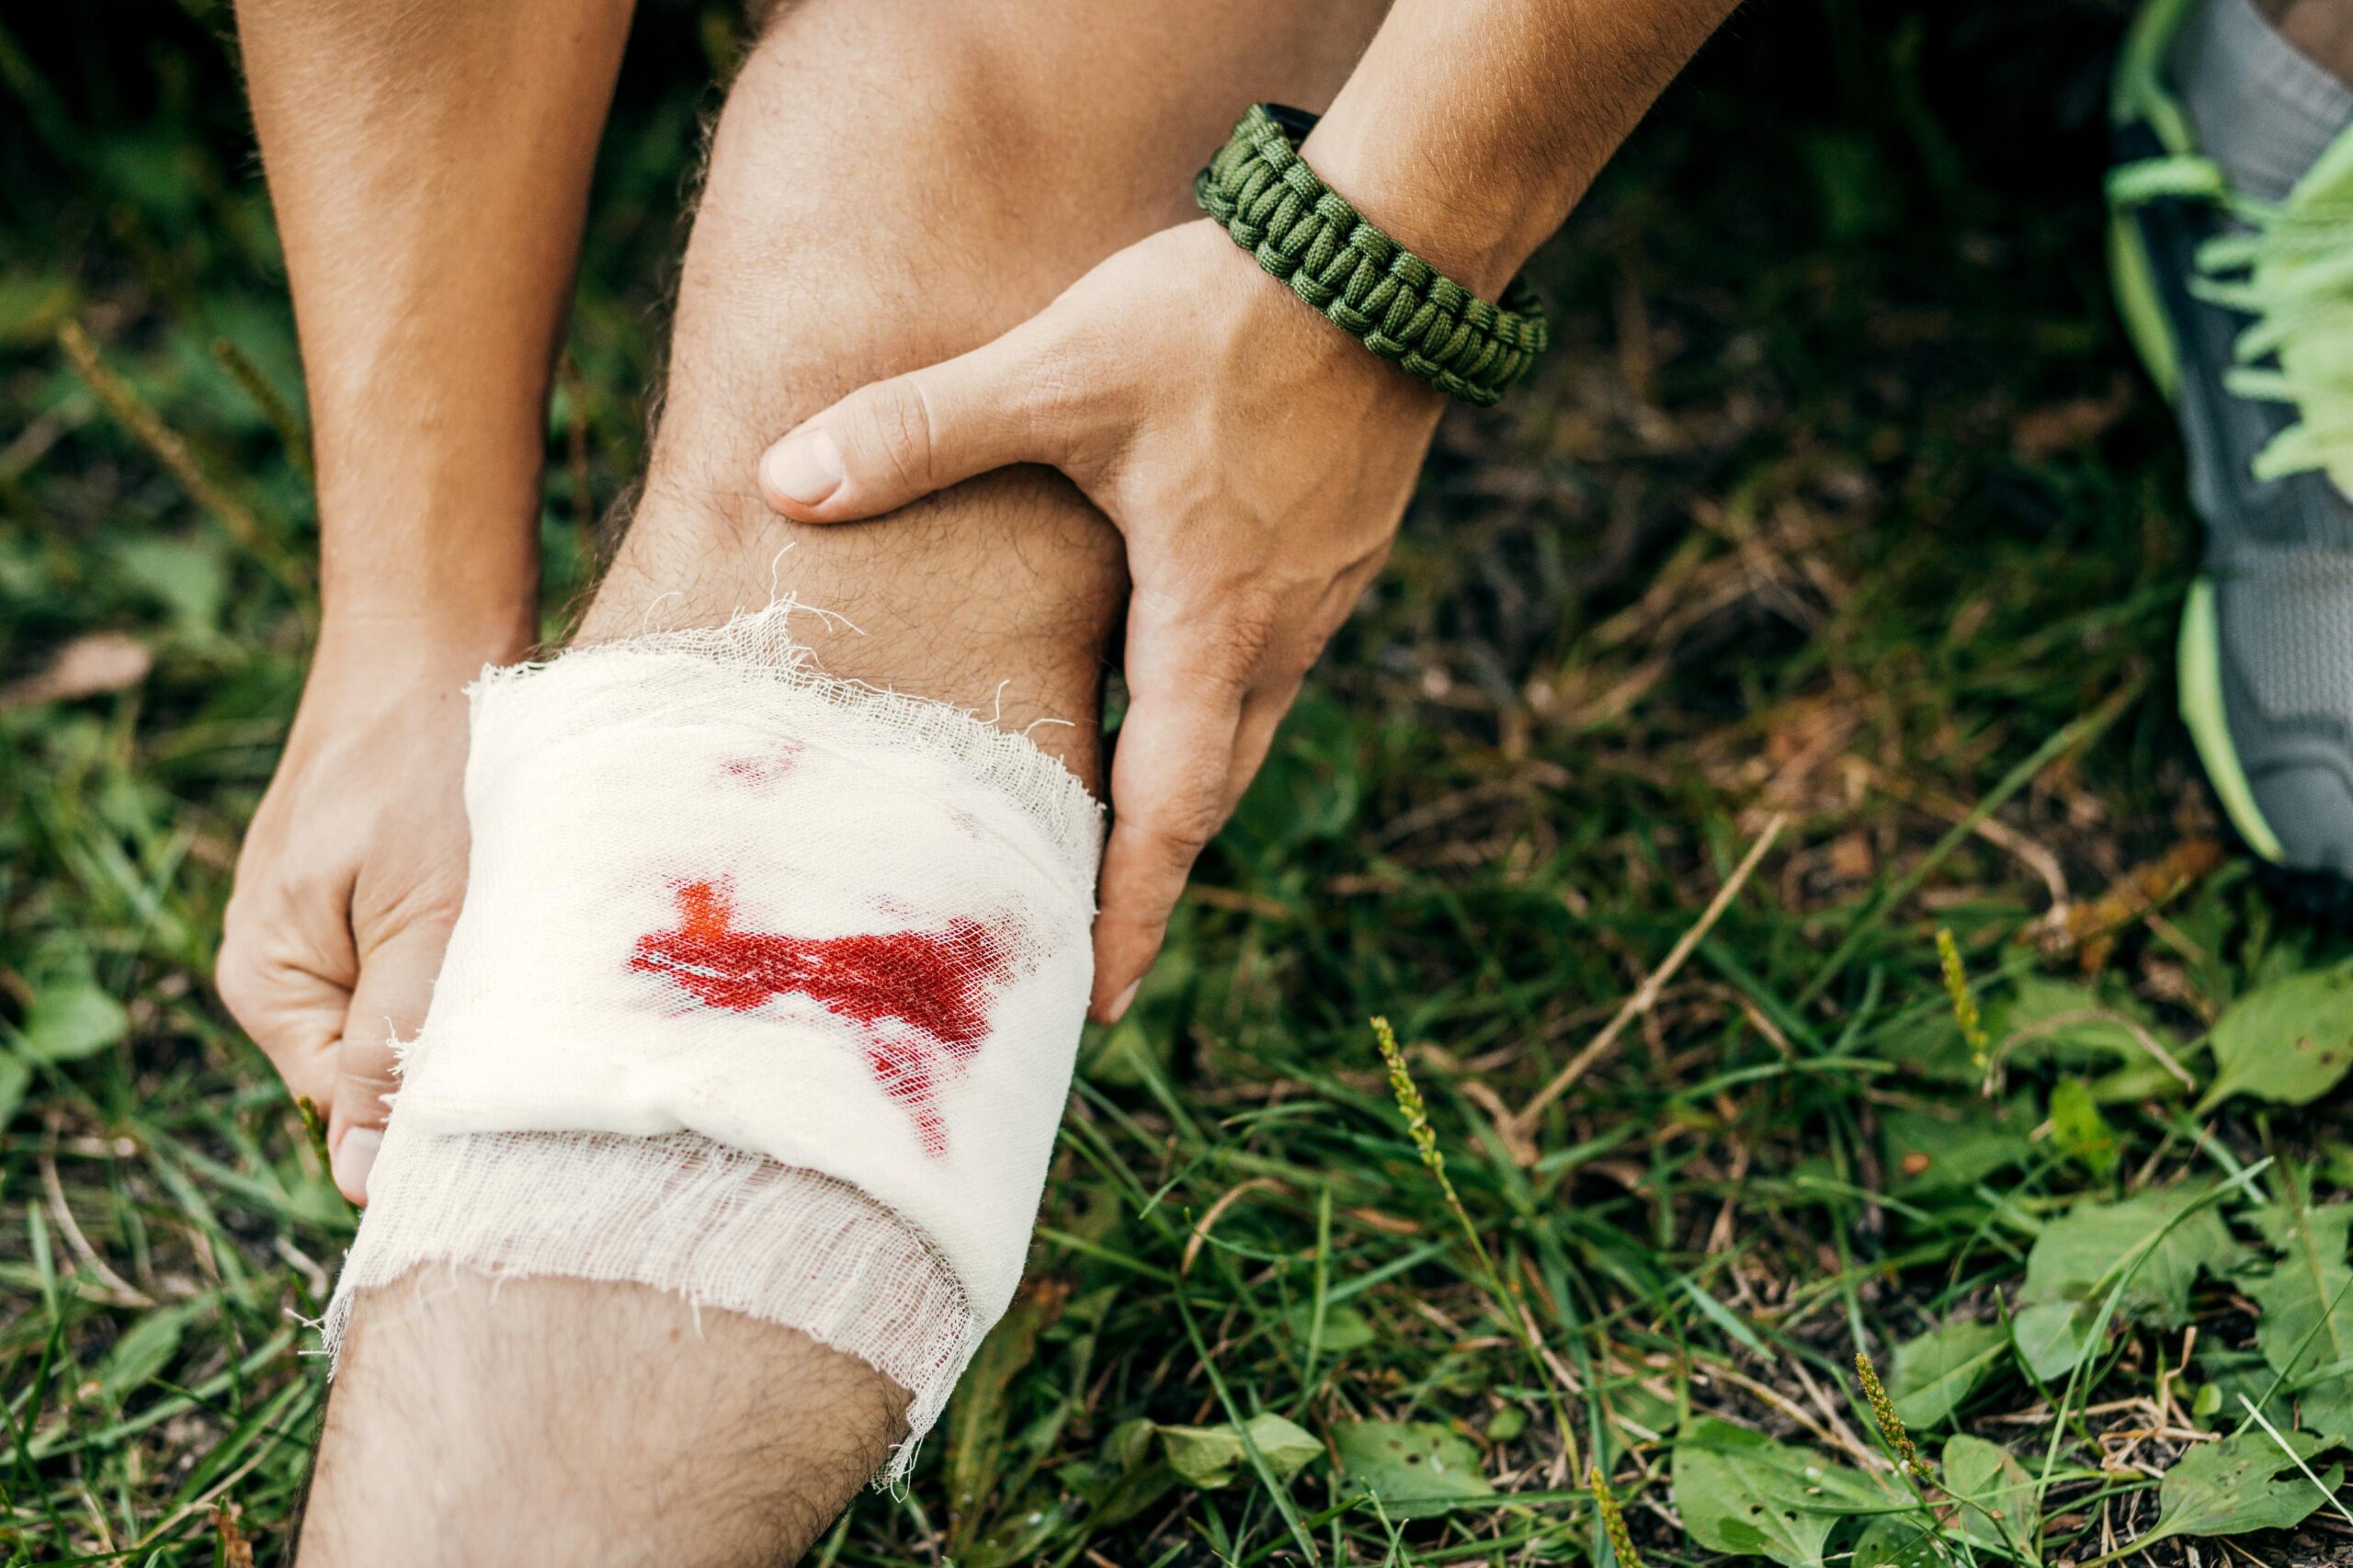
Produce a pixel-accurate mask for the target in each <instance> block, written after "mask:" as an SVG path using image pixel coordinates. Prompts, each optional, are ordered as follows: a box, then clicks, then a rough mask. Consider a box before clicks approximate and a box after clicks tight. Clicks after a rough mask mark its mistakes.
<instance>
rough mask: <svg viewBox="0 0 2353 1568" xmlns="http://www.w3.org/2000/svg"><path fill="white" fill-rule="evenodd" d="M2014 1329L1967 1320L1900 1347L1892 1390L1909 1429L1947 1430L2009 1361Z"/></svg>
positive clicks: (1937, 1328)
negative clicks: (1967, 1401) (1977, 1390)
mask: <svg viewBox="0 0 2353 1568" xmlns="http://www.w3.org/2000/svg"><path fill="white" fill-rule="evenodd" d="M2009 1353H2010V1335H2009V1331H2008V1330H2007V1329H2006V1328H2004V1327H2003V1326H2002V1325H2001V1324H1995V1323H1972V1322H1970V1321H1968V1320H1966V1319H1963V1320H1960V1321H1957V1322H1954V1323H1949V1324H1940V1325H1938V1327H1936V1328H1932V1329H1930V1330H1929V1331H1928V1332H1927V1333H1926V1334H1924V1335H1920V1337H1919V1338H1917V1339H1915V1340H1911V1341H1909V1342H1907V1343H1905V1344H1904V1345H1900V1346H1896V1350H1895V1379H1894V1381H1893V1382H1892V1383H1890V1384H1889V1385H1888V1391H1887V1392H1889V1394H1891V1395H1892V1396H1893V1398H1894V1400H1895V1414H1896V1415H1900V1416H1902V1417H1903V1418H1904V1425H1905V1426H1911V1427H1915V1428H1917V1429H1920V1430H1924V1431H1925V1430H1927V1428H1929V1427H1932V1426H1942V1425H1943V1424H1944V1423H1945V1421H1946V1420H1947V1419H1948V1418H1949V1417H1950V1416H1951V1415H1952V1413H1953V1411H1954V1410H1955V1409H1956V1408H1957V1407H1958V1406H1959V1405H1960V1403H1961V1401H1962V1400H1964V1399H1967V1398H1968V1397H1969V1395H1970V1393H1971V1392H1972V1391H1973V1390H1975V1388H1976V1387H1977V1385H1978V1384H1979V1383H1980V1382H1981V1381H1984V1378H1985V1375H1986V1374H1987V1373H1988V1372H1991V1371H1992V1370H1993V1369H1995V1367H1997V1366H1999V1365H2001V1364H2002V1362H2003V1361H2004V1360H2005V1359H2006V1358H2007V1357H2008V1355H2009Z"/></svg>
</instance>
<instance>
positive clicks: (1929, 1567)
mask: <svg viewBox="0 0 2353 1568" xmlns="http://www.w3.org/2000/svg"><path fill="white" fill-rule="evenodd" d="M1941 1539H1942V1537H1941V1535H1940V1534H1939V1532H1938V1531H1937V1530H1936V1529H1935V1528H1932V1527H1930V1526H1927V1525H1924V1524H1922V1523H1921V1522H1920V1521H1919V1520H1918V1519H1917V1518H1915V1517H1910V1516H1907V1515H1902V1514H1891V1515H1889V1516H1888V1517H1885V1518H1882V1519H1874V1520H1872V1521H1871V1523H1870V1525H1869V1526H1867V1527H1865V1528H1864V1530H1863V1533H1862V1534H1861V1535H1859V1536H1858V1537H1856V1538H1855V1555H1854V1557H1853V1558H1852V1560H1851V1561H1850V1562H1849V1563H1848V1568H1950V1564H1951V1561H1952V1560H1951V1559H1950V1558H1949V1557H1948V1556H1947V1555H1946V1554H1945V1550H1944V1548H1943V1547H1941V1546H1939V1545H1938V1540H1941Z"/></svg>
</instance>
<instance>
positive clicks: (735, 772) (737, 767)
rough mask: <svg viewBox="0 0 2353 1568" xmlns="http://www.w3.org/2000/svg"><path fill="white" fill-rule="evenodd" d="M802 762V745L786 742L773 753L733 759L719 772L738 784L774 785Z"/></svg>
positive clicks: (721, 765)
mask: <svg viewBox="0 0 2353 1568" xmlns="http://www.w3.org/2000/svg"><path fill="white" fill-rule="evenodd" d="M800 761H801V743H800V742H799V741H785V742H783V743H781V744H779V745H778V747H777V748H776V749H775V750H774V751H771V752H763V753H762V754H760V755H759V756H738V757H731V758H729V759H728V760H727V761H725V762H722V763H721V764H720V765H719V770H720V771H721V772H722V773H724V774H725V775H727V777H728V778H733V779H734V780H736V781H737V782H738V783H743V784H751V785H761V784H773V783H775V782H776V781H777V780H778V779H779V778H783V777H784V776H785V775H786V774H788V773H790V772H791V771H792V769H793V767H794V766H795V765H797V764H798V763H799V762H800Z"/></svg>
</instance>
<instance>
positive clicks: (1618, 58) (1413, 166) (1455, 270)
mask: <svg viewBox="0 0 2353 1568" xmlns="http://www.w3.org/2000/svg"><path fill="white" fill-rule="evenodd" d="M1735 3H1736V0H1398V4H1397V5H1396V6H1395V8H1394V9H1392V11H1391V12H1390V14H1389V17H1388V19H1387V20H1386V21H1385V22H1383V23H1382V25H1381V31H1380V33H1379V34H1378V35H1377V36H1376V37H1375V38H1374V40H1373V41H1372V46H1371V47H1370V49H1368V50H1367V51H1365V55H1364V58H1363V60H1362V61H1361V62H1359V63H1358V67H1357V69H1356V71H1355V73H1354V74H1352V75H1351V76H1350V77H1349V78H1348V82H1347V86H1346V87H1344V88H1342V89H1341V92H1340V95H1339V97H1337V98H1336V99H1335V100H1334V101H1333V104H1332V108H1331V111H1330V112H1329V113H1328V114H1326V115H1325V116H1324V119H1323V122H1322V123H1321V124H1319V125H1318V126H1317V127H1316V128H1315V131H1314V132H1313V134H1312V135H1311V136H1310V137H1309V139H1308V141H1307V143H1306V145H1305V147H1304V149H1303V151H1304V153H1305V155H1306V157H1307V161H1308V163H1309V165H1311V166H1312V167H1313V168H1314V169H1315V171H1316V172H1317V173H1318V174H1319V175H1321V176H1323V177H1324V180H1325V181H1326V182H1327V183H1329V184H1330V186H1331V187H1332V188H1333V189H1335V190H1336V191H1338V192H1339V193H1340V194H1341V195H1343V196H1345V197H1347V199H1348V200H1349V201H1350V202H1351V203H1353V204H1354V205H1355V206H1356V208H1357V210H1358V211H1360V212H1362V213H1363V214H1364V215H1365V216H1366V217H1368V218H1370V219H1371V220H1372V221H1373V222H1376V223H1379V224H1381V227H1383V228H1384V229H1386V230H1387V231H1388V232H1389V233H1391V234H1392V235H1393V236H1394V237H1395V238H1396V239H1397V240H1398V241H1399V242H1400V243H1401V244H1404V245H1406V246H1407V247H1409V248H1410V249H1413V250H1415V251H1416V252H1418V253H1419V254H1420V255H1421V256H1424V257H1425V258H1426V259H1427V260H1428V261H1429V262H1430V263H1431V264H1432V265H1434V266H1436V267H1439V268H1440V269H1442V270H1444V271H1445V272H1447V273H1448V274H1449V276H1451V277H1453V278H1457V279H1459V280H1461V282H1463V283H1465V284H1467V285H1469V286H1471V287H1472V288H1474V289H1477V290H1479V291H1480V292H1482V293H1483V294H1485V295H1487V296H1488V297H1489V298H1491V299H1492V298H1494V297H1495V294H1496V293H1498V292H1499V291H1500V290H1501V289H1502V287H1503V285H1504V284H1505V283H1506V281H1508V280H1509V278H1511V275H1512V274H1513V273H1514V272H1515V271H1517V270H1518V267H1519V266H1520V264H1521V263H1522V262H1524V261H1526V260H1527V259H1528V256H1529V254H1530V253H1531V252H1533V251H1534V250H1535V249H1536V247H1537V246H1538V245H1540V244H1543V242H1544V241H1545V239H1546V238H1548V237H1549V236H1550V235H1551V234H1552V231H1553V230H1555V229H1557V228H1559V227H1560V225H1561V222H1562V221H1563V219H1564V218H1566V217H1567V216H1568V213H1569V210H1570V208H1572V207H1573V206H1574V205H1575V204H1576V202H1577V200H1578V199H1579V198H1580V197H1582V196H1583V195H1584V194H1585V189H1586V186H1587V185H1589V184H1590V183H1591V182H1592V180H1593V176H1595V175H1596V174H1597V173H1598V172H1599V171H1600V168H1601V166H1602V165H1603V164H1605V163H1607V162H1608V159H1609V156H1610V154H1611V153H1614V152H1616V151H1617V149H1618V144H1619V143H1620V142H1623V141H1624V140H1625V139H1626V137H1627V135H1628V134H1629V133H1630V132H1631V131H1632V130H1633V128H1634V126H1635V124H1636V123H1637V122H1639V121H1640V120H1641V119H1642V117H1643V114H1644V113H1645V112H1647V111H1648V110H1649V108H1650V106H1651V103H1652V101H1653V100H1654V99H1655V98H1656V97H1658V95H1659V94H1660V93H1661V92H1662V91H1664V90H1665V86H1666V85H1667V83H1669V82H1670V81H1672V80H1674V78H1675V75H1676V73H1677V72H1678V71H1680V70H1682V68H1683V66H1684V64H1685V63H1686V62H1688V60H1689V59H1690V58H1691V55H1692V54H1693V52H1694V51H1697V50H1698V49H1699V45H1700V44H1701V43H1702V42H1704V41H1705V40H1706V39H1707V37H1708V35H1709V34H1710V33H1711V32H1712V31H1713V30H1714V29H1715V27H1716V24H1717V23H1719V22H1721V21H1722V19H1723V18H1724V17H1725V16H1727V15H1728V14H1730V12H1731V11H1732V8H1733V5H1734V4H1735Z"/></svg>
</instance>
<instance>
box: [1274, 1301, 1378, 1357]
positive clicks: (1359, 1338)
mask: <svg viewBox="0 0 2353 1568" xmlns="http://www.w3.org/2000/svg"><path fill="white" fill-rule="evenodd" d="M1283 1326H1284V1327H1286V1328H1288V1329H1289V1330H1290V1335H1291V1337H1292V1338H1294V1339H1296V1340H1298V1341H1299V1343H1300V1345H1301V1346H1305V1345H1306V1344H1307V1336H1308V1333H1309V1331H1310V1330H1312V1329H1313V1327H1314V1326H1315V1303H1314V1302H1313V1301H1302V1302H1301V1303H1300V1304H1299V1305H1297V1306H1295V1307H1293V1308H1292V1309H1291V1310H1290V1312H1286V1313H1284V1314H1283ZM1375 1337H1376V1335H1374V1334H1373V1332H1372V1324H1371V1322H1370V1320H1368V1319H1367V1318H1366V1317H1365V1315H1364V1314H1363V1313H1362V1312H1358V1311H1357V1310H1356V1308H1354V1307H1351V1306H1349V1305H1347V1303H1345V1302H1342V1303H1339V1304H1337V1305H1333V1304H1328V1303H1327V1304H1326V1305H1325V1307H1324V1335H1323V1337H1322V1339H1321V1340H1320V1341H1319V1342H1318V1343H1319V1344H1320V1345H1321V1346H1322V1351H1323V1354H1324V1355H1326V1356H1344V1355H1346V1354H1347V1353H1348V1352H1349V1351H1351V1350H1361V1349H1363V1348H1364V1347H1365V1346H1368V1345H1370V1344H1371V1343H1372V1342H1373V1340H1374V1338H1375Z"/></svg>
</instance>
